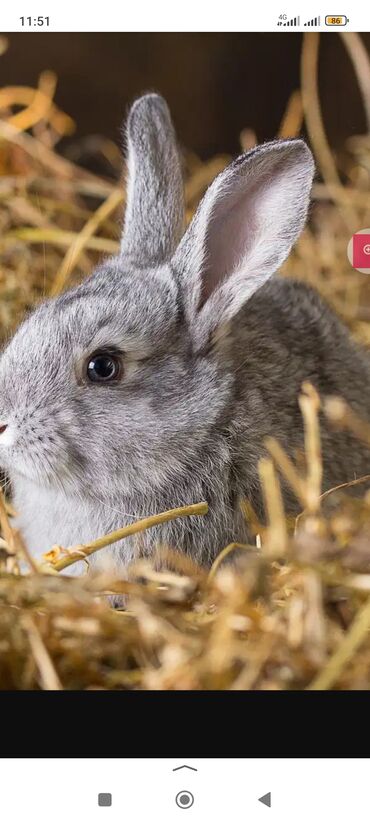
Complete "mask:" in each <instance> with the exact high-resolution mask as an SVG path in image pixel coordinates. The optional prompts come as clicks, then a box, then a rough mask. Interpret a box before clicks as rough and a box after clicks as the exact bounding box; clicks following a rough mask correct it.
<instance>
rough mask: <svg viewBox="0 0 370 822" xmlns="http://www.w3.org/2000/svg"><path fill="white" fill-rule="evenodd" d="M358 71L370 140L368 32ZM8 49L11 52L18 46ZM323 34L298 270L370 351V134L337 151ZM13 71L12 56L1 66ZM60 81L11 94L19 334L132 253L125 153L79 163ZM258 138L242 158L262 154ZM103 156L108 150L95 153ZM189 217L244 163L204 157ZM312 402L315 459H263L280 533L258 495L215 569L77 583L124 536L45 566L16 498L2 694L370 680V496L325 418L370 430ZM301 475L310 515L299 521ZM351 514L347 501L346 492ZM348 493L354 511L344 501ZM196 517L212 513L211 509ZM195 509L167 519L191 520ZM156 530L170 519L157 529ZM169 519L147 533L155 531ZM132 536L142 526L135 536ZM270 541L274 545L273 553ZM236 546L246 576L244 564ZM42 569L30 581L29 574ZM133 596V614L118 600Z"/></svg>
mask: <svg viewBox="0 0 370 822" xmlns="http://www.w3.org/2000/svg"><path fill="white" fill-rule="evenodd" d="M342 42H343V45H344V47H345V48H346V49H347V51H348V53H349V56H350V58H351V61H352V65H353V69H354V73H353V82H354V83H355V82H358V84H359V86H360V89H361V91H362V95H363V102H364V108H365V112H366V115H367V118H368V125H369V131H370V68H369V62H368V59H367V56H366V53H365V51H364V46H363V44H362V41H361V39H360V37H359V36H358V35H356V34H346V35H343V37H342ZM7 45H8V44H7V41H6V39H5V38H1V42H0V54H1V52H2V51H4V50H5V49H6V48H7ZM318 49H319V35H318V34H315V33H310V34H307V35H305V37H304V40H303V49H302V64H301V88H300V89H299V90H297V91H296V92H295V93H294V94H293V95H292V97H291V99H290V100H288V102H287V108H286V111H285V113H284V116H283V117H282V122H281V126H280V130H279V134H278V136H296V135H297V134H299V133H300V132H301V130H302V128H303V127H305V129H306V132H307V133H308V139H309V141H310V144H311V146H312V148H313V151H314V153H315V156H316V161H317V165H318V170H319V174H320V179H321V181H320V182H317V183H316V184H315V186H314V192H313V196H314V206H313V209H312V214H311V218H310V222H309V225H308V227H307V228H306V230H305V231H304V233H303V235H302V237H301V239H300V240H299V242H298V244H297V247H296V249H295V250H294V252H293V253H292V255H291V257H290V259H289V260H288V261H287V263H286V264H285V266H284V270H283V272H282V273H283V275H286V276H289V275H291V274H293V275H294V276H295V277H299V278H302V279H303V280H305V281H308V282H310V283H312V285H314V286H315V287H316V288H317V289H318V290H319V291H320V292H321V294H322V295H323V296H324V298H325V299H327V300H328V301H329V302H330V303H331V304H332V305H333V306H334V308H335V309H336V311H337V312H338V313H339V314H340V315H341V316H342V317H343V319H344V320H345V322H346V323H347V324H348V325H349V326H350V328H351V330H352V332H353V334H354V335H355V336H356V338H357V339H359V340H360V341H361V342H362V343H363V344H364V345H365V346H369V345H370V323H369V319H370V280H369V278H368V277H366V276H364V275H361V274H357V273H356V272H355V271H353V270H352V269H351V268H350V266H349V263H348V260H347V255H346V247H347V243H348V239H349V237H350V236H351V234H352V232H353V231H354V230H356V229H358V228H359V227H366V226H368V225H370V207H369V172H370V141H369V136H368V134H367V135H359V136H357V137H352V138H351V139H350V140H348V141H347V144H346V145H345V146H343V150H342V152H341V153H340V154H339V155H338V156H336V157H334V156H333V154H332V152H331V151H330V148H329V146H328V143H327V139H326V135H325V128H324V124H323V118H322V113H321V109H320V100H319V95H318V82H317V65H318ZM0 60H1V57H0ZM55 92H56V77H55V76H54V74H53V73H52V72H50V71H48V72H44V73H43V74H42V75H41V76H40V79H39V84H38V88H37V89H31V88H28V87H12V88H11V87H8V88H3V89H1V90H0V255H1V264H0V296H1V299H0V328H1V333H2V336H3V339H6V337H7V336H8V335H9V334H11V333H12V330H13V329H14V328H15V326H16V325H17V323H18V322H19V321H20V319H21V318H22V315H23V314H24V312H25V310H27V309H28V308H29V307H30V306H32V305H33V304H34V303H36V302H37V301H38V300H39V299H40V298H42V296H43V295H44V294H50V293H51V294H57V293H59V292H60V291H61V290H62V289H63V288H64V287H65V286H66V285H67V284H71V283H72V282H77V281H79V280H80V279H81V278H82V277H83V276H85V275H86V274H87V273H88V272H89V271H90V270H91V269H92V268H93V266H94V264H95V263H96V261H97V260H98V258H99V256H100V255H101V254H111V253H114V252H115V251H116V250H117V248H118V228H117V225H118V222H119V219H120V217H121V214H120V212H121V211H122V207H123V205H124V193H123V189H122V186H121V185H120V184H119V183H118V178H119V175H120V159H119V153H118V151H117V148H116V147H115V146H114V145H112V144H111V143H110V142H109V141H107V140H104V138H101V140H94V144H93V146H92V151H93V152H95V153H96V154H99V156H100V157H101V156H103V157H104V158H105V162H106V163H107V166H110V168H111V172H112V173H111V177H110V178H108V177H107V178H106V179H104V178H103V177H99V176H97V175H95V174H92V173H90V172H88V171H86V170H84V169H83V168H82V167H81V166H79V165H78V161H79V156H78V144H77V149H76V148H75V157H74V161H73V162H72V161H71V160H70V159H68V158H66V157H64V156H62V154H61V152H60V151H59V149H58V143H59V141H60V139H61V138H62V137H63V136H66V135H69V134H72V133H73V128H74V124H73V122H72V120H71V119H70V118H69V117H68V115H67V114H65V113H64V112H62V111H60V110H59V108H58V106H57V103H55V102H54V95H55ZM256 139H257V137H256V135H255V134H254V132H253V131H252V129H251V128H246V129H245V130H244V131H243V132H242V134H241V146H242V148H244V149H247V148H250V147H252V146H253V145H254V144H255V142H256ZM90 148H91V147H90ZM185 160H186V200H187V210H188V217H189V218H190V216H191V214H192V213H193V211H194V208H195V207H196V204H197V202H198V201H199V198H200V197H201V195H202V193H203V192H204V190H205V188H206V187H207V186H208V184H209V183H210V181H211V180H212V179H213V177H214V176H215V174H216V173H217V172H218V171H219V170H221V169H222V168H223V167H224V166H225V165H226V164H227V162H228V161H229V160H230V158H229V157H227V156H220V157H215V158H212V159H211V160H209V161H208V162H207V163H202V162H201V161H200V160H199V159H198V158H197V157H195V156H194V155H192V154H190V153H188V154H185ZM300 406H301V411H302V415H303V419H304V426H305V451H306V454H305V464H304V466H302V464H300V465H299V466H298V465H294V464H293V463H292V462H291V461H290V460H289V459H288V457H287V455H286V454H285V453H284V452H283V451H282V449H281V447H280V446H279V443H277V442H275V441H273V440H270V441H268V442H267V443H266V446H267V453H268V454H269V456H268V457H266V459H264V460H262V462H261V464H260V480H261V484H262V488H263V493H264V499H265V508H266V515H267V525H266V526H263V525H262V524H261V523H259V522H258V521H257V519H256V517H255V515H254V512H253V511H251V509H250V506H249V504H248V501H247V500H246V501H244V502H243V508H244V512H245V515H246V516H248V517H249V519H251V520H252V522H253V526H254V532H255V538H256V544H253V545H251V546H238V545H229V546H226V547H225V549H224V551H223V552H222V553H221V554H220V556H219V557H218V558H217V560H216V562H215V564H214V566H213V568H212V569H211V570H210V571H209V570H207V571H205V570H204V569H202V568H198V567H196V566H194V565H193V564H192V562H191V561H190V560H189V559H188V558H185V557H183V556H181V555H179V554H177V553H176V551H174V550H171V549H168V548H166V549H165V548H163V547H162V548H161V547H159V548H158V552H159V553H160V554H161V556H162V559H163V554H164V553H165V554H166V561H167V566H168V568H169V569H170V570H167V571H160V572H159V571H158V570H156V568H158V563H157V562H156V558H153V562H152V563H148V562H138V563H137V564H136V565H135V566H134V567H132V568H131V569H130V574H129V579H128V580H124V579H122V580H117V579H115V580H112V579H108V578H103V577H99V578H92V577H89V576H87V575H85V576H83V577H81V578H79V579H76V578H74V577H70V578H69V577H68V575H65V576H64V575H63V576H61V575H60V573H59V572H60V570H62V569H65V573H66V574H68V567H69V566H70V565H71V564H72V563H73V562H74V561H77V559H80V558H81V556H84V557H85V561H86V565H88V556H89V554H90V553H91V552H92V551H95V550H104V546H105V545H107V544H109V543H110V542H112V541H114V540H115V539H118V538H119V537H122V532H117V533H116V534H112V535H102V538H101V539H100V540H97V541H96V542H95V543H93V544H91V545H89V546H74V547H72V548H70V547H67V546H50V551H49V553H48V554H47V555H46V556H45V558H44V563H43V564H42V565H41V566H36V565H35V563H34V562H33V561H32V558H31V557H29V556H28V554H27V550H26V548H25V546H24V545H23V543H22V540H21V537H20V535H19V534H17V532H16V531H15V530H14V528H13V527H12V515H13V513H14V512H13V510H12V507H11V501H10V500H9V499H8V497H7V493H6V489H5V488H4V489H3V493H2V494H1V497H0V524H1V535H2V536H1V538H0V687H1V688H3V689H4V688H8V689H40V688H43V689H53V690H54V689H62V688H67V689H73V688H74V689H122V688H123V689H132V688H139V689H234V690H239V689H242V690H244V689H267V690H271V689H272V690H281V689H304V688H308V689H321V688H325V689H328V688H339V689H346V688H351V689H358V688H366V689H367V688H368V687H369V685H370V637H369V630H370V494H369V493H368V492H367V491H366V482H365V479H366V478H365V479H363V478H358V480H356V482H357V484H358V485H359V488H360V489H361V488H362V487H363V492H362V493H361V494H360V496H359V498H357V499H355V498H354V497H352V496H350V495H349V494H348V488H347V487H343V488H341V489H339V490H337V491H329V492H326V494H322V490H321V473H322V466H321V454H320V422H319V420H320V414H322V413H324V414H327V415H328V416H329V418H330V419H331V421H332V424H333V425H335V426H337V427H338V428H343V427H347V428H349V429H350V430H352V431H354V432H355V433H356V435H357V436H358V437H359V439H360V440H361V441H363V442H364V443H366V444H367V445H369V444H370V430H369V427H368V426H366V425H365V424H364V423H363V422H362V421H361V420H358V419H357V418H355V417H354V415H353V413H352V412H351V410H350V409H348V408H346V406H345V405H344V404H343V403H341V402H340V401H338V400H331V401H330V400H326V401H325V402H323V401H322V400H321V399H320V398H319V397H318V396H317V394H316V392H315V390H314V389H313V388H312V386H310V385H309V384H306V385H304V386H302V394H301V397H300ZM281 476H284V477H285V479H286V480H287V481H288V482H289V484H290V485H291V487H292V488H293V490H294V492H295V494H296V496H297V498H298V500H299V503H300V506H301V511H302V513H301V514H300V515H299V517H297V519H296V520H295V521H294V522H291V521H288V519H287V517H286V516H285V512H284V508H283V502H282V497H281V492H280V478H281ZM334 495H335V496H336V497H337V505H336V506H330V505H328V504H327V503H328V502H329V501H330V500H329V498H330V496H333V497H334ZM338 499H339V503H338ZM199 503H200V505H199V507H198V508H197V507H196V508H195V510H196V511H197V512H199V513H201V514H202V515H204V516H207V514H206V510H207V505H206V501H202V500H199ZM193 510H194V507H193V508H192V509H191V510H189V509H186V508H185V509H181V510H177V511H176V512H169V513H168V514H164V515H163V516H167V517H170V516H178V515H182V516H191V515H192V511H193ZM154 520H155V518H154ZM152 523H153V518H149V520H148V521H144V522H142V523H139V524H136V525H135V527H136V529H137V530H139V529H141V528H144V527H151V525H152ZM130 527H132V526H130ZM256 545H257V546H259V547H258V548H256ZM233 552H235V556H236V555H237V556H238V561H237V564H236V565H233V564H229V563H228V562H227V561H226V560H227V558H230V557H232V554H233ZM25 566H26V567H27V571H23V570H22V571H21V568H24V567H25ZM113 591H114V592H117V593H123V594H125V596H126V598H127V610H125V611H114V610H112V609H111V608H110V607H109V605H108V603H107V596H108V594H109V593H112V592H113Z"/></svg>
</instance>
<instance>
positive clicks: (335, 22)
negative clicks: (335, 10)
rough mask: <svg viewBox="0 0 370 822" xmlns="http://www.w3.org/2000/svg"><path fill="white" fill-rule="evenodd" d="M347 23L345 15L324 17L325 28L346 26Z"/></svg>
mask: <svg viewBox="0 0 370 822" xmlns="http://www.w3.org/2000/svg"><path fill="white" fill-rule="evenodd" d="M347 23H349V20H348V17H346V15H345V14H328V15H327V17H325V24H326V25H327V26H346V25H347Z"/></svg>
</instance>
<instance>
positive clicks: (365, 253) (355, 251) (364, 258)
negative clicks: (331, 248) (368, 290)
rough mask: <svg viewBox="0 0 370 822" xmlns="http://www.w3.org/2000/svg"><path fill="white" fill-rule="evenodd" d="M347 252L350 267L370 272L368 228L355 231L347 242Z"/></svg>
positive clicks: (363, 272) (369, 234) (369, 236)
mask: <svg viewBox="0 0 370 822" xmlns="http://www.w3.org/2000/svg"><path fill="white" fill-rule="evenodd" d="M347 254H348V259H349V261H350V263H351V266H352V268H355V269H356V271H360V273H361V274H370V228H362V229H361V230H360V231H356V234H354V235H353V237H351V239H350V241H349V243H348V247H347Z"/></svg>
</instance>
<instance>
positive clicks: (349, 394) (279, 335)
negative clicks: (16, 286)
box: [0, 94, 370, 570]
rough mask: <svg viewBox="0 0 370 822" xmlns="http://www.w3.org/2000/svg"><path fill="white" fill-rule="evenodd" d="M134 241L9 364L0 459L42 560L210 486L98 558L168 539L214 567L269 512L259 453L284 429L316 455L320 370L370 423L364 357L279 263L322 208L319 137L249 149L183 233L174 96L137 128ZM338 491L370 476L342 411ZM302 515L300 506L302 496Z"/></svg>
mask: <svg viewBox="0 0 370 822" xmlns="http://www.w3.org/2000/svg"><path fill="white" fill-rule="evenodd" d="M127 145H128V189H127V208H126V214H125V221H124V231H123V236H122V245H121V252H120V254H119V256H118V257H116V258H114V259H109V260H107V261H106V262H104V263H103V264H102V265H100V267H99V268H98V269H97V270H96V271H95V272H94V273H93V275H92V276H91V277H89V278H88V279H87V280H86V281H85V282H84V283H83V284H82V285H80V286H78V287H77V288H73V289H71V290H70V291H68V292H67V293H65V294H63V295H62V296H60V297H58V298H57V299H53V300H48V301H46V302H44V303H43V304H42V305H41V306H40V307H38V308H37V309H36V310H35V311H34V312H33V313H32V314H31V315H30V316H29V317H28V318H27V319H26V320H25V322H23V324H22V325H21V326H20V327H19V329H18V330H17V332H16V334H15V335H14V338H13V339H12V341H11V342H10V344H9V345H8V346H7V347H6V349H5V350H4V352H3V354H2V356H1V360H0V432H1V433H0V464H1V465H2V466H3V467H4V469H5V470H6V471H7V473H8V474H9V475H10V478H11V483H12V488H13V493H14V504H15V507H16V509H17V511H18V512H19V527H20V528H21V531H22V533H23V536H24V538H25V540H26V543H27V546H28V548H29V550H30V551H31V552H32V553H33V555H34V556H35V557H40V555H41V554H42V552H44V551H46V550H48V549H49V548H50V547H51V546H52V545H53V544H55V543H57V544H61V545H64V546H71V545H74V544H76V543H83V542H87V541H89V540H91V539H94V538H96V537H98V536H100V535H102V534H104V533H106V532H109V531H111V530H113V529H115V528H118V527H121V526H123V525H125V524H127V523H129V522H132V520H133V519H136V518H139V517H142V516H146V515H148V514H153V513H156V512H160V511H163V510H165V509H167V508H173V507H175V506H178V505H184V504H187V503H193V502H199V501H201V500H207V501H208V503H209V513H208V515H207V516H204V517H192V518H190V519H181V520H177V521H174V522H172V523H168V524H167V525H164V526H161V527H160V528H159V527H157V528H156V529H153V530H151V531H148V532H146V533H145V534H144V535H140V537H139V538H137V539H136V540H135V539H134V538H133V539H131V540H126V541H123V542H122V543H121V544H117V545H115V546H112V547H111V548H109V549H106V550H105V551H103V552H99V553H98V554H97V555H96V560H95V561H96V562H97V563H99V562H107V561H108V560H109V561H110V562H111V564H113V565H114V566H116V567H118V568H120V569H121V570H122V568H123V567H124V566H126V565H127V564H128V563H129V562H130V561H131V560H132V559H133V558H134V557H135V556H137V555H138V554H139V555H148V554H150V553H151V552H152V551H153V548H154V546H155V545H156V544H158V543H165V544H167V545H168V544H169V545H172V546H174V547H176V548H177V549H179V550H181V551H184V552H186V553H188V554H189V555H191V557H193V558H194V560H196V561H199V562H201V563H202V564H204V565H209V564H210V563H211V562H212V560H213V559H214V558H215V556H216V555H217V553H218V552H219V551H220V550H221V549H222V548H223V547H224V546H225V545H227V543H229V542H231V541H233V540H245V539H247V538H248V526H247V524H246V523H245V521H244V519H243V517H242V515H241V513H240V507H239V503H240V499H241V498H243V497H247V498H248V499H249V500H250V501H251V503H252V505H253V506H254V508H255V510H256V511H257V513H258V514H259V515H260V516H262V501H261V490H260V485H259V479H258V470H257V465H258V460H259V459H260V457H261V456H262V455H263V454H264V444H263V443H264V439H265V437H266V436H268V435H272V436H274V437H276V438H277V439H278V440H279V441H280V443H281V444H282V446H283V447H284V448H285V449H286V450H287V451H288V453H290V454H291V455H293V454H294V453H295V452H296V450H297V449H302V421H301V414H300V411H299V406H298V402H297V398H298V395H299V393H300V388H301V384H302V382H303V381H304V380H309V381H311V382H312V383H313V384H314V385H315V386H316V387H317V388H318V390H319V391H320V393H321V394H324V395H325V394H330V395H333V394H336V395H341V396H343V397H344V398H345V399H346V400H348V401H349V402H350V403H351V405H352V407H353V408H354V409H355V410H356V411H357V412H358V413H360V414H361V415H362V416H365V417H367V418H369V409H370V367H369V363H368V360H367V358H366V356H365V353H364V352H363V351H361V350H360V349H359V348H358V347H357V346H356V345H355V343H354V342H353V341H352V339H351V338H350V336H349V334H348V333H347V330H346V329H345V328H344V326H343V325H342V324H341V323H340V322H339V320H338V319H337V318H336V317H335V316H334V314H333V313H332V312H331V311H330V310H329V308H327V307H326V305H324V304H323V302H322V301H321V300H320V298H319V296H318V295H317V294H316V293H315V292H314V291H312V290H311V289H310V288H308V287H307V286H305V285H303V284H301V283H297V282H294V281H291V280H286V279H283V278H279V277H275V276H273V275H274V274H275V272H276V271H277V270H278V269H279V267H280V266H281V264H282V263H283V261H284V260H285V259H286V257H287V256H288V254H289V252H290V250H291V248H292V245H293V243H294V242H295V241H296V239H297V237H298V236H299V234H300V232H301V230H302V228H303V226H304V223H305V219H306V215H307V209H308V206H309V198H310V189H311V184H312V178H313V174H314V163H313V159H312V155H311V153H310V151H309V149H308V148H307V146H306V145H305V143H304V142H302V141H301V140H295V139H294V140H278V141H275V142H271V143H266V144H265V145H261V146H259V147H258V148H256V149H253V150H252V151H249V152H247V153H246V154H243V155H241V156H240V157H238V159H236V160H235V161H234V162H232V163H231V165H229V167H228V168H226V169H225V171H223V172H222V173H221V174H219V176H218V177H217V178H216V179H215V180H214V182H213V183H212V185H211V186H210V187H209V189H208V191H207V192H206V194H205V196H204V198H203V200H202V202H201V203H200V205H199V208H198V210H197V212H196V215H195V216H194V218H193V220H192V222H191V224H190V226H189V227H188V229H187V230H186V231H185V232H184V203H183V183H182V175H181V162H180V159H179V154H178V150H177V146H176V139H175V135H174V131H173V127H172V124H171V119H170V115H169V112H168V109H167V105H166V103H165V102H164V100H163V99H162V98H161V97H159V96H158V95H156V94H148V95H145V96H144V97H142V98H140V99H139V100H137V101H136V102H135V103H134V105H133V106H132V108H131V111H130V114H129V118H128V124H127ZM323 448H324V456H325V487H326V488H328V487H331V486H334V485H336V484H338V483H341V482H344V481H346V480H351V479H353V478H354V477H355V476H358V475H361V474H365V473H368V472H369V470H370V460H369V452H366V451H365V450H364V449H363V448H362V447H360V446H359V444H358V443H357V442H356V441H355V440H354V439H353V438H352V437H351V436H350V435H349V434H345V433H342V434H338V433H333V432H332V431H331V430H330V428H329V427H325V423H323ZM286 504H287V508H288V510H291V511H294V506H295V502H294V500H293V498H292V497H290V495H289V492H288V490H286Z"/></svg>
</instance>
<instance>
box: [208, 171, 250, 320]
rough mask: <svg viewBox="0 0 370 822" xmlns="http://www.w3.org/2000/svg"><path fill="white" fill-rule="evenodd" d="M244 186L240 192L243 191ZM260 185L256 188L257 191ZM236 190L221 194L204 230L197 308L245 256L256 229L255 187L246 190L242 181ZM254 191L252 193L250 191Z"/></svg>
mask: <svg viewBox="0 0 370 822" xmlns="http://www.w3.org/2000/svg"><path fill="white" fill-rule="evenodd" d="M242 185H243V189H244V190H243V189H242ZM260 187H261V182H259V185H258V188H259V189H260ZM238 188H239V190H237V191H233V192H232V193H228V192H227V191H226V192H225V194H224V195H223V199H222V201H221V202H220V201H216V203H215V205H214V208H213V213H212V216H211V219H210V223H209V226H208V230H207V235H206V240H205V246H206V255H205V263H204V268H203V272H202V275H201V277H202V288H201V298H200V304H199V308H201V307H202V306H203V305H204V303H205V302H206V301H207V300H208V298H209V297H210V296H211V294H212V293H213V292H214V291H215V290H216V289H217V288H218V286H219V285H221V283H222V282H223V281H224V280H226V279H227V278H228V277H229V276H230V275H231V274H232V273H233V272H234V271H236V270H237V269H238V268H239V266H240V265H241V264H242V262H243V259H244V260H245V259H246V258H247V257H248V253H249V251H250V249H251V247H252V244H253V240H254V235H255V232H256V229H257V219H256V210H255V195H256V191H255V189H256V188H257V185H255V186H253V187H251V188H248V193H247V192H246V191H245V180H242V181H241V184H240V186H239V187H238ZM253 189H254V190H253Z"/></svg>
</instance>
